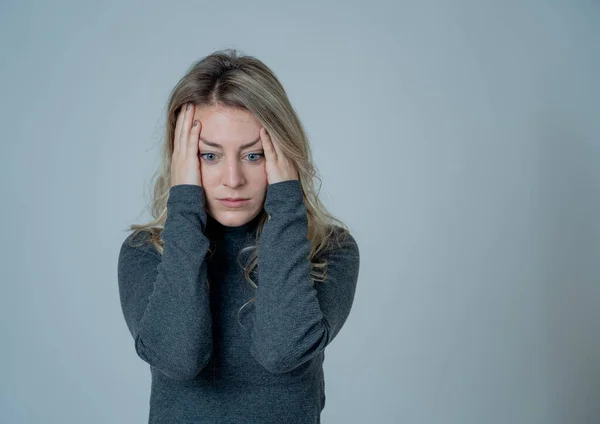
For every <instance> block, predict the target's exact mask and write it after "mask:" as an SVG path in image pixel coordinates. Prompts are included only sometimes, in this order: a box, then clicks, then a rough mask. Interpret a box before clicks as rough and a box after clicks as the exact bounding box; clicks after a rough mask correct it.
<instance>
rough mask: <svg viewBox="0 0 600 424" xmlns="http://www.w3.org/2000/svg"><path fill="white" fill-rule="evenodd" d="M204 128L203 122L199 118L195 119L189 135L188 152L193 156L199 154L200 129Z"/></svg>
mask: <svg viewBox="0 0 600 424" xmlns="http://www.w3.org/2000/svg"><path fill="white" fill-rule="evenodd" d="M201 128H202V124H201V123H200V120H199V119H194V121H193V123H192V128H191V130H190V135H189V136H188V146H187V149H188V153H189V154H190V155H193V156H198V149H199V146H198V139H199V138H200V129H201Z"/></svg>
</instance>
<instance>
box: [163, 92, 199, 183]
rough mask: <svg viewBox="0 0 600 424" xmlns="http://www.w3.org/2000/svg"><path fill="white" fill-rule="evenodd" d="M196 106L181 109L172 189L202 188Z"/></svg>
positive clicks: (176, 137)
mask: <svg viewBox="0 0 600 424" xmlns="http://www.w3.org/2000/svg"><path fill="white" fill-rule="evenodd" d="M195 109H196V106H195V105H194V104H193V103H187V105H183V106H182V107H181V111H180V112H179V115H178V116H177V123H176V125H175V136H174V137H175V140H174V143H173V156H172V157H171V187H173V186H175V185H179V184H194V185H198V186H201V187H202V173H201V170H200V159H199V157H198V153H199V146H198V141H199V138H200V127H201V126H202V124H201V123H200V121H198V120H195V121H193V120H194V111H195Z"/></svg>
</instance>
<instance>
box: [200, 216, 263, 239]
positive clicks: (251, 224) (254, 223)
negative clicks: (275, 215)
mask: <svg viewBox="0 0 600 424" xmlns="http://www.w3.org/2000/svg"><path fill="white" fill-rule="evenodd" d="M263 213H265V212H264V210H263V211H261V212H259V213H258V214H257V215H256V216H255V217H254V218H252V220H250V221H248V222H246V223H245V224H242V225H240V226H237V227H228V226H226V225H223V224H221V223H220V222H219V221H217V220H216V219H214V218H213V217H212V216H211V215H210V214H208V213H207V214H206V215H207V220H206V233H207V236H208V237H209V238H210V239H222V238H238V237H244V236H247V235H248V234H250V233H254V232H255V230H256V228H257V227H258V222H259V221H260V219H261V217H262V215H263Z"/></svg>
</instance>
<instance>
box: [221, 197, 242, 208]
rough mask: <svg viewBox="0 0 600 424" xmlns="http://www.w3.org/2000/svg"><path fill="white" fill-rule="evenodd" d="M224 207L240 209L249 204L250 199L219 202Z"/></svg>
mask: <svg viewBox="0 0 600 424" xmlns="http://www.w3.org/2000/svg"><path fill="white" fill-rule="evenodd" d="M219 202H221V203H222V204H223V205H225V206H227V207H228V208H240V207H242V206H244V205H245V204H246V203H248V202H249V199H246V200H219Z"/></svg>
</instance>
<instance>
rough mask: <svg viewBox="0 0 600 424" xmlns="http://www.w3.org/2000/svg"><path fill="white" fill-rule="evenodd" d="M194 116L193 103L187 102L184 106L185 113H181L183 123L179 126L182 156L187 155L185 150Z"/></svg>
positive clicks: (187, 145)
mask: <svg viewBox="0 0 600 424" xmlns="http://www.w3.org/2000/svg"><path fill="white" fill-rule="evenodd" d="M193 118H194V105H193V104H192V103H188V104H187V106H186V108H185V113H184V115H183V124H182V126H181V145H180V146H179V147H180V148H181V153H183V155H184V156H187V151H188V147H189V138H190V129H191V127H192V119H193Z"/></svg>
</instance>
